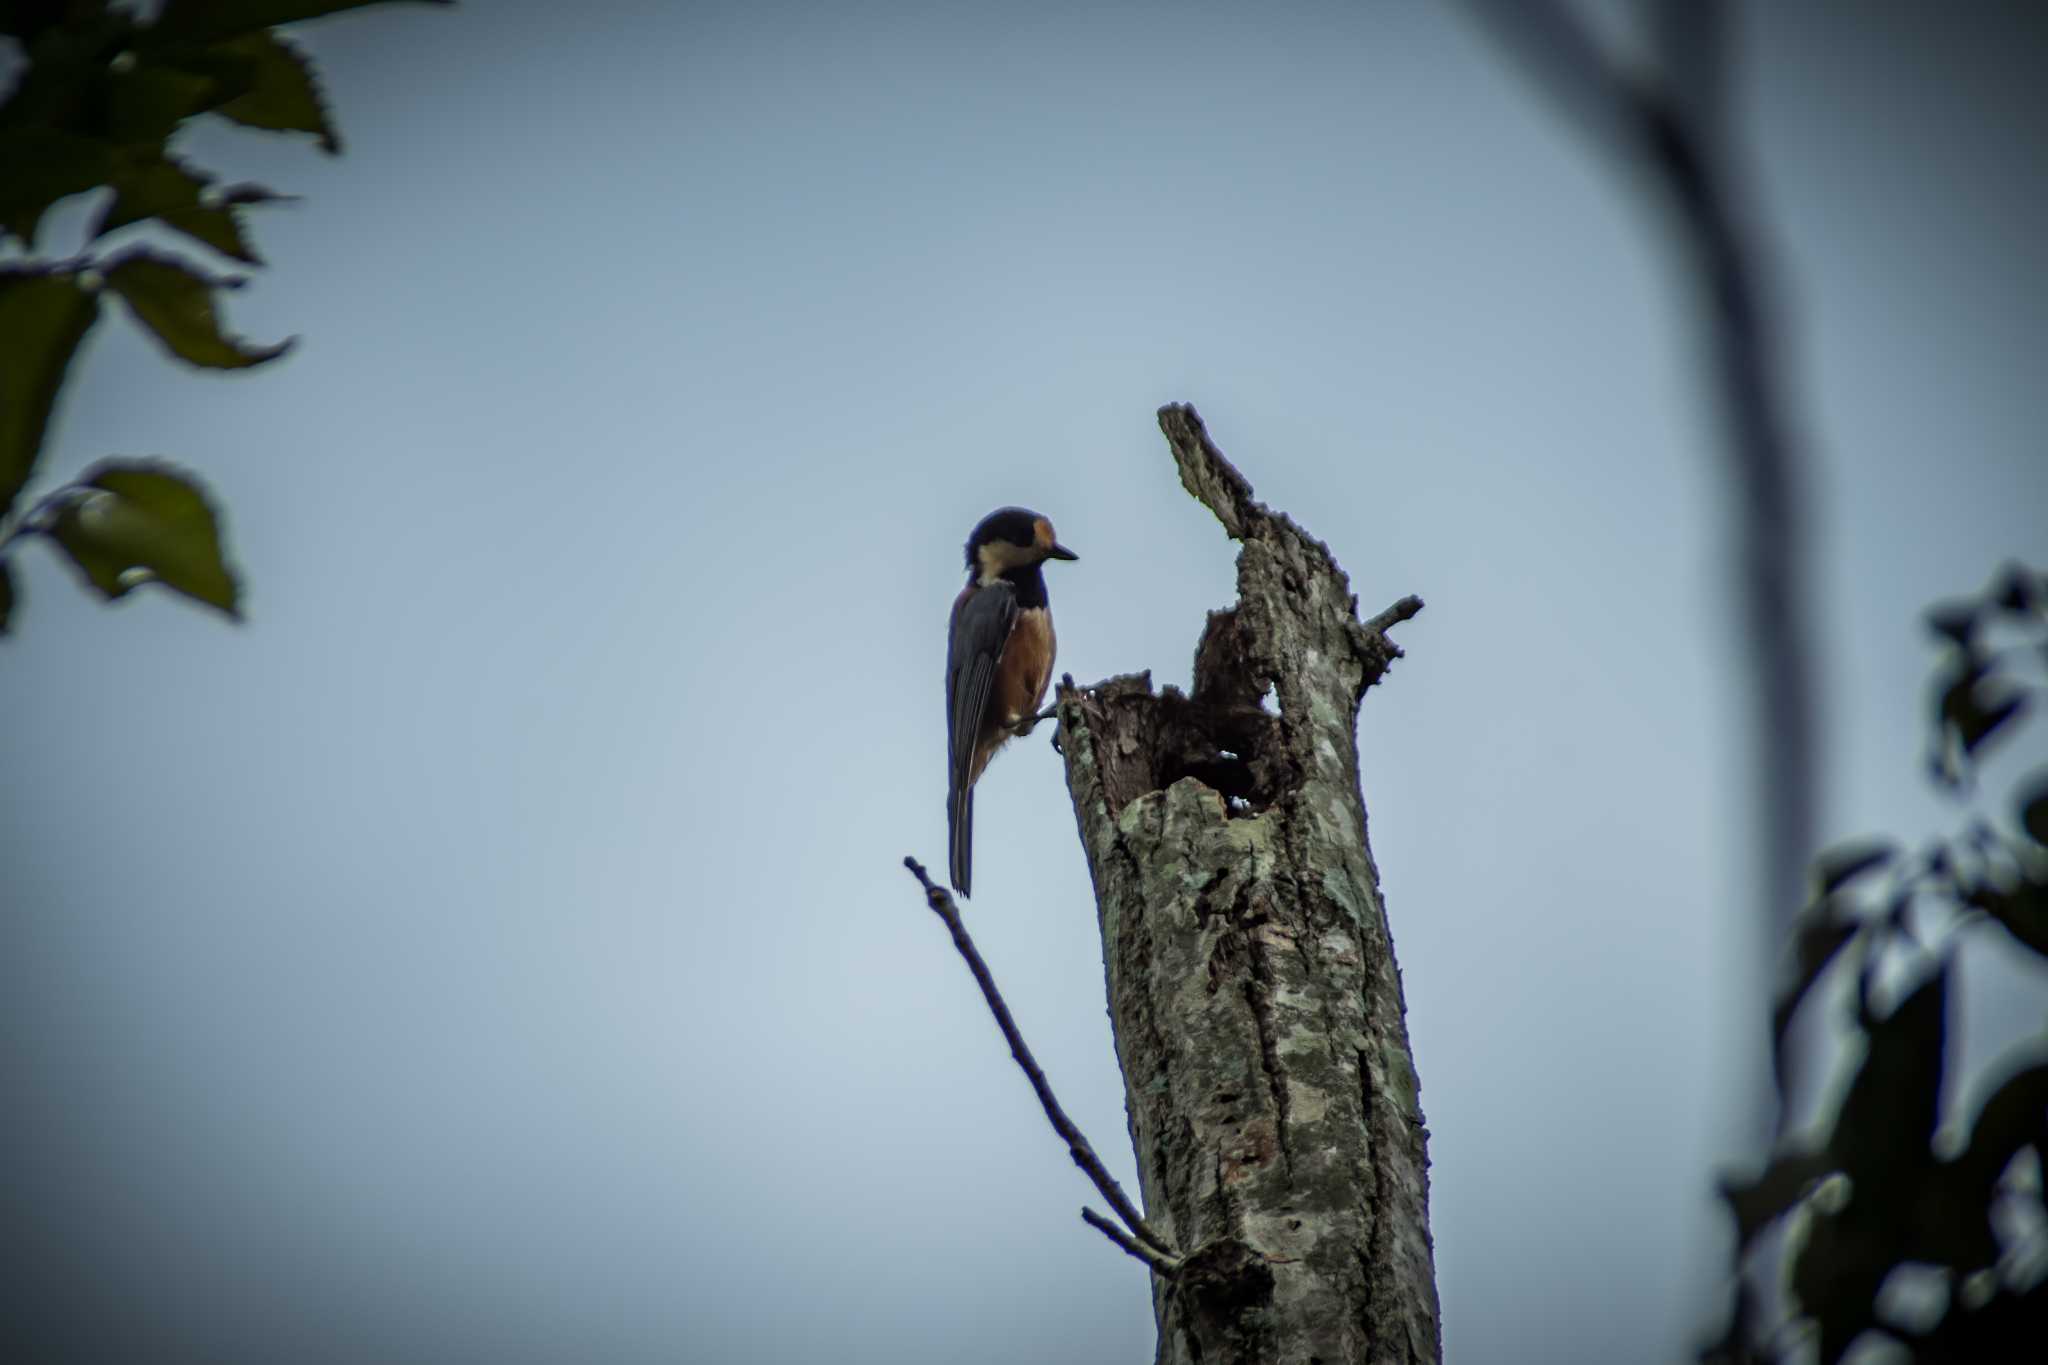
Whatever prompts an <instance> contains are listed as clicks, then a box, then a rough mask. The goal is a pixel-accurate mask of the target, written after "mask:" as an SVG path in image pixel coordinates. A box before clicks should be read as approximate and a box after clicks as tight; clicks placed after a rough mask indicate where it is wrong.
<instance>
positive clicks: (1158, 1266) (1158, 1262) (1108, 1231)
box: [1081, 1207, 1180, 1280]
mask: <svg viewBox="0 0 2048 1365" xmlns="http://www.w3.org/2000/svg"><path fill="white" fill-rule="evenodd" d="M1081 1221H1082V1222H1084V1223H1086V1224H1087V1225H1088V1226H1089V1227H1091V1228H1094V1229H1095V1230H1096V1231H1097V1232H1099V1233H1101V1234H1102V1235H1103V1236H1104V1237H1107V1238H1108V1239H1109V1240H1110V1241H1112V1242H1115V1243H1116V1244H1117V1245H1118V1246H1120V1247H1122V1248H1123V1249H1124V1251H1125V1252H1126V1253H1128V1254H1129V1255H1132V1256H1135V1257H1137V1258H1138V1259H1139V1260H1141V1261H1143V1262H1144V1263H1145V1264H1146V1265H1149V1266H1151V1267H1152V1269H1153V1270H1154V1271H1155V1272H1157V1273H1158V1274H1159V1275H1160V1276H1161V1277H1162V1278H1164V1279H1168V1280H1170V1279H1172V1278H1173V1277H1174V1276H1175V1275H1178V1274H1180V1257H1178V1256H1164V1255H1161V1254H1160V1253H1159V1252H1156V1251H1154V1250H1153V1249H1152V1248H1151V1247H1148V1246H1146V1245H1145V1244H1144V1243H1142V1242H1134V1241H1132V1240H1131V1238H1130V1235H1129V1234H1128V1233H1126V1232H1125V1231H1124V1230H1123V1229H1122V1228H1120V1227H1118V1226H1117V1225H1116V1224H1114V1223H1112V1222H1110V1221H1109V1220H1108V1219H1107V1218H1104V1217H1103V1216H1102V1215H1101V1214H1099V1213H1097V1212H1096V1211H1095V1210H1094V1209H1091V1208H1085V1207H1084V1208H1083V1209H1082V1210H1081Z"/></svg>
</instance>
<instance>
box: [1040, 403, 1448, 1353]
mask: <svg viewBox="0 0 2048 1365" xmlns="http://www.w3.org/2000/svg"><path fill="white" fill-rule="evenodd" d="M1159 425H1160V428H1161V430H1162V431H1163V432H1164V433H1165V434H1166V438H1167V441H1168V443H1169V445H1170V446H1171V448H1172V451H1173V456H1174V461H1175V463H1176V464H1177V465H1178V466H1179V469H1180V476H1181V482H1182V483H1183V484H1184V485H1185V486H1186V487H1187V489H1188V491H1189V492H1191V493H1193V494H1194V495H1195V497H1196V498H1197V499H1199V500H1200V501H1201V502H1202V503H1203V505H1205V506H1206V507H1208V508H1209V509H1210V510H1211V511H1212V512H1214V513H1215V515H1216V517H1217V520H1219V521H1220V522H1222V524H1223V527H1224V529H1225V530H1226V531H1228V532H1229V533H1230V535H1231V537H1232V538H1233V539H1235V540H1237V541H1238V542H1239V543H1240V550H1239V553H1238V561H1237V577H1238V601H1237V604H1236V605H1235V606H1234V607H1232V608H1229V609H1227V610H1224V611H1218V612H1212V613H1211V614H1210V616H1209V621H1208V625H1207V627H1206V629H1205V630H1204V631H1203V634H1202V638H1201V642H1200V644H1199V646H1198V648H1197V650H1196V656H1195V675H1194V686H1193V688H1192V691H1191V693H1190V694H1189V695H1183V694H1181V693H1180V692H1179V691H1178V690H1177V689H1175V688H1172V687H1168V688H1164V689H1162V690H1160V691H1158V692H1155V691H1154V690H1153V688H1152V685H1151V679H1150V676H1149V675H1148V674H1138V675H1133V676H1127V677H1121V678H1114V679H1111V680H1109V681H1107V682H1104V683H1101V684H1098V685H1096V686H1094V687H1090V688H1075V687H1072V686H1071V685H1065V684H1063V685H1062V687H1061V689H1060V693H1059V708H1058V710H1059V726H1060V731H1059V740H1060V747H1061V750H1062V752H1063V754H1064V756H1065V760H1066V769H1067V786H1068V790H1069V792H1070V793H1071V795H1072V797H1073V803H1074V811H1075V817H1076V820H1077V822H1078V824H1079V826H1080V833H1081V842H1082V844H1083V846H1084V848H1085V850H1086V853H1087V858H1088V867H1089V872H1090V875H1091V876H1092V878H1093V880H1094V885H1095V894H1096V905H1097V912H1098V918H1099V921H1100V925H1101V930H1102V939H1103V952H1104V962H1105V965H1106V969H1107V974H1108V988H1109V1004H1110V1015H1111V1019H1112V1021H1113V1023H1114V1026H1115V1031H1116V1043H1117V1055H1118V1060H1119V1062H1120V1064H1121V1065H1122V1068H1123V1073H1124V1084H1125V1090H1126V1095H1127V1099H1128V1110H1129V1116H1130V1127H1131V1139H1132V1142H1133V1145H1134V1146H1135V1148H1136V1150H1137V1155H1138V1167H1139V1174H1140V1179H1141V1182H1142V1185H1143V1191H1144V1196H1145V1205H1146V1210H1147V1217H1148V1218H1150V1219H1151V1220H1152V1221H1153V1222H1154V1223H1155V1224H1156V1225H1157V1226H1159V1228H1160V1229H1161V1232H1162V1234H1163V1235H1164V1236H1165V1237H1166V1238H1167V1239H1168V1240H1169V1241H1170V1242H1172V1244H1173V1245H1174V1246H1176V1247H1178V1248H1179V1249H1180V1251H1181V1253H1182V1255H1183V1256H1184V1257H1185V1262H1184V1265H1183V1268H1182V1271H1181V1273H1180V1274H1179V1275H1178V1276H1177V1277H1175V1278H1174V1279H1171V1280H1167V1279H1164V1278H1158V1277H1155V1279H1154V1281H1153V1296H1154V1309H1155V1313H1156V1316H1157V1318H1158V1322H1159V1330H1160V1348H1159V1359H1160V1360H1161V1361H1163V1362H1176V1363H1191V1362H1196V1361H1200V1362H1202V1365H1221V1363H1222V1362H1237V1361H1242V1362H1251V1361H1259V1362H1271V1361H1292V1362H1301V1363H1302V1365H1306V1362H1308V1361H1310V1360H1312V1359H1314V1360H1320V1361H1322V1362H1324V1365H1337V1362H1351V1361H1359V1362H1364V1361H1371V1362H1401V1365H1410V1362H1416V1361H1428V1362H1433V1361H1436V1360H1438V1359H1439V1358H1440V1346H1439V1343H1440V1334H1439V1328H1438V1319H1437V1300H1436V1287H1435V1273H1434V1267H1433V1258H1432V1251H1431V1246H1430V1237H1429V1225H1428V1175H1427V1166H1428V1160H1427V1156H1426V1154H1425V1138H1426V1132H1425V1130H1424V1128H1423V1123H1422V1111H1421V1109H1420V1107H1419V1104H1418V1102H1417V1085H1416V1078H1415V1070H1414V1066H1413V1063H1412V1061H1411V1060H1410V1052H1409V1048H1408V1037H1407V1027H1406V1023H1405V1019H1404V1009H1405V1006H1404V1004H1403V1001H1402V996H1401V979H1400V974H1399V971H1398V970H1397V968H1396V966H1395V963H1394V955H1393V945H1392V941H1391V938H1390V936H1389V933H1388V929H1387V919H1386V911H1385V907H1384V905H1383V903H1382V901H1381V898H1380V893H1379V877H1378V873H1377V870H1376V869H1375V867H1374V865H1373V861H1372V855H1371V853H1370V851H1369V849H1368V847H1367V844H1366V822H1365V805H1364V802H1363V800H1362V799H1361V797H1360V795H1359V780H1358V749H1357V743H1356V720H1357V713H1358V704H1359V700H1360V698H1361V697H1362V696H1363V695H1364V693H1365V690H1366V689H1367V688H1368V687H1370V686H1371V685H1372V684H1373V683H1374V682H1376V681H1377V680H1378V679H1379V678H1380V677H1381V676H1382V675H1383V674H1384V673H1385V671H1386V669H1387V667H1388V666H1389V665H1390V664H1391V663H1392V662H1393V660H1394V659H1396V658H1398V657H1400V650H1399V649H1397V648H1396V647H1395V646H1394V645H1393V644H1392V642H1391V641H1389V640H1388V639H1387V638H1386V635H1385V631H1386V629H1387V628H1388V627H1390V626H1391V625H1393V624H1395V623H1397V622H1399V621H1405V620H1407V619H1409V618H1410V617H1412V616H1414V615H1415V613H1416V612H1417V611H1419V610H1420V609H1421V606H1422V604H1421V602H1420V601H1419V600H1417V599H1415V598H1413V597H1409V598H1404V599H1402V600H1401V601H1400V602H1397V603H1396V604H1395V605H1394V606H1392V607H1390V608H1388V609H1387V611H1385V612H1382V613H1380V614H1379V615H1378V616H1376V617H1374V618H1373V620H1372V621H1371V622H1369V623H1366V622H1361V621H1360V620H1359V618H1358V613H1357V599H1356V598H1355V597H1353V595H1352V593H1351V590H1350V584H1349V582H1348V580H1347V579H1346V578H1345V575H1344V572H1343V570H1342V569H1340V568H1339V567H1338V566H1337V563H1336V561H1335V560H1334V559H1332V558H1331V556H1330V552H1329V550H1328V549H1327V548H1326V547H1325V546H1324V545H1323V544H1322V543H1321V542H1319V541H1317V540H1315V539H1313V538H1312V537H1310V536H1309V535H1308V534H1306V533H1305V532H1303V531H1302V530H1301V529H1300V528H1299V527H1297V526H1296V525H1294V523H1293V522H1292V521H1290V520H1289V519H1288V518H1287V517H1285V516H1283V515H1281V514H1279V513H1277V512H1274V511H1272V510H1270V509H1268V508H1266V507H1265V506H1263V505H1262V504H1260V503H1259V502H1257V501H1256V500H1255V499H1254V498H1253V496H1252V489H1251V485H1250V483H1249V482H1248V481H1247V480H1246V479H1245V478H1244V476H1243V475H1242V474H1240V473H1239V472H1238V471H1237V470H1236V469H1235V468H1234V467H1233V466H1232V465H1231V464H1230V462H1229V461H1228V460H1226V459H1224V457H1223V455H1222V453H1221V452H1219V451H1218V450H1217V449H1216V447H1215V445H1214V444H1213V443H1212V442H1211V441H1210V440H1209V437H1208V434H1207V433H1206V432H1205V431H1204V430H1203V427H1202V423H1201V419H1200V418H1199V417H1198V416H1197V415H1196V414H1195V412H1194V410H1193V409H1192V408H1189V407H1184V406H1172V407H1167V408H1163V409H1161V410H1160V414H1159ZM1269 693H1270V694H1271V695H1272V696H1273V697H1274V698H1275V699H1276V700H1277V702H1278V708H1277V714H1276V713H1275V712H1274V711H1271V710H1268V709H1267V708H1266V706H1265V705H1264V701H1263V699H1264V697H1265V696H1266V695H1267V694H1269Z"/></svg>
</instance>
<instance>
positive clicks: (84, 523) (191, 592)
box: [50, 460, 240, 616]
mask: <svg viewBox="0 0 2048 1365" xmlns="http://www.w3.org/2000/svg"><path fill="white" fill-rule="evenodd" d="M83 486H84V487H86V488H88V489H90V490H92V491H90V492H88V493H87V494H86V495H85V496H84V497H81V498H78V499H76V500H75V501H73V502H71V503H69V504H68V505H67V506H66V507H65V508H64V510H63V511H62V512H60V513H59V514H58V516H57V522H56V525H55V526H53V527H52V528H51V531H50V535H51V537H52V538H53V539H54V540H56V542H57V543H58V544H59V545H61V546H63V547H64V551H65V553H66V554H68V555H70V556H71V560H72V562H73V563H74V564H76V565H77V566H78V567H79V569H80V570H81V571H82V572H83V573H84V574H85V577H86V581H87V582H89V583H91V584H92V586H93V587H95V588H97V589H99V590H100V592H101V593H102V594H103V595H105V596H106V597H107V598H109V599H112V598H116V597H121V596H124V595H126V594H127V593H128V592H129V591H130V590H132V589H133V588H135V587H138V586H139V585H141V584H143V583H148V582H157V583H162V584H163V585H164V586H165V587H167V588H169V589H171V590H172V591H174V592H179V593H183V594H184V595H185V596H187V597H190V598H192V599H193V600H194V601H198V602H204V603H206V604H207V605H208V606H211V607H218V608H219V609H220V610H221V611H224V612H226V613H227V614H228V615H229V616H239V614H240V613H239V611H238V608H237V603H238V600H239V593H238V590H237V588H236V584H235V577H234V574H233V572H232V571H231V570H230V569H229V568H228V566H227V561H226V558H225V557H224V556H223V554H222V552H221V543H220V526H219V523H218V521H217V520H216V518H215V516H214V513H213V508H212V507H211V506H209V505H208V503H207V500H206V495H205V494H204V493H203V492H201V491H200V488H199V485H198V484H197V483H196V482H195V481H193V480H192V479H190V478H189V477H187V476H186V475H184V474H182V473H180V472H179V471H177V470H175V469H173V468H172V467H171V466H169V465H167V464H164V463H162V462H160V461H154V460H151V461H112V460H110V461H105V462H103V463H101V464H99V465H96V466H95V467H94V469H93V471H92V472H91V473H90V474H89V475H88V477H87V478H86V479H85V480H83Z"/></svg>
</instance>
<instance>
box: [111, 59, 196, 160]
mask: <svg viewBox="0 0 2048 1365" xmlns="http://www.w3.org/2000/svg"><path fill="white" fill-rule="evenodd" d="M103 79H104V81H105V89H106V123H105V127H104V131H105V135H106V138H107V140H108V141H109V142H111V143H113V144H115V145H116V146H117V147H122V148H128V149H132V150H134V151H137V152H140V153H142V154H143V155H145V156H154V155H157V154H160V153H161V152H162V151H163V147H164V143H165V142H166V141H168V140H169V138H170V136H171V134H172V133H175V132H176V131H177V130H178V125H179V124H180V123H182V122H183V121H184V120H186V119H188V118H190V117H192V115H194V114H197V113H201V112H203V111H204V110H207V109H210V108H212V107H213V106H214V105H215V104H218V103H219V102H220V100H221V99H222V98H224V92H223V91H222V89H221V85H220V82H219V81H218V80H216V79H213V78H212V77H210V76H208V75H204V74H201V73H199V72H193V71H182V70H179V69H178V68H177V67H174V66H166V65H163V64H160V63H156V62H133V63H130V64H129V65H127V66H125V67H123V68H122V69H119V70H112V71H107V72H106V73H105V75H104V77H103Z"/></svg>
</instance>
